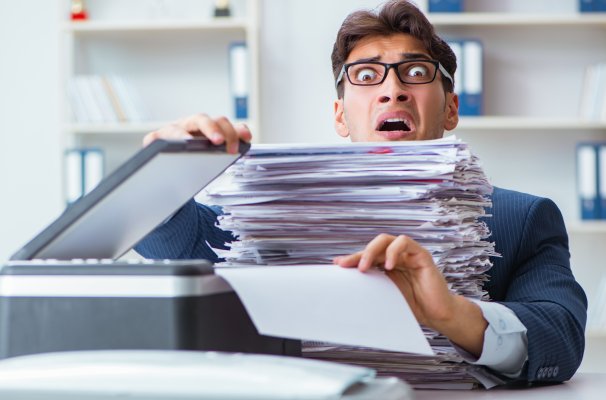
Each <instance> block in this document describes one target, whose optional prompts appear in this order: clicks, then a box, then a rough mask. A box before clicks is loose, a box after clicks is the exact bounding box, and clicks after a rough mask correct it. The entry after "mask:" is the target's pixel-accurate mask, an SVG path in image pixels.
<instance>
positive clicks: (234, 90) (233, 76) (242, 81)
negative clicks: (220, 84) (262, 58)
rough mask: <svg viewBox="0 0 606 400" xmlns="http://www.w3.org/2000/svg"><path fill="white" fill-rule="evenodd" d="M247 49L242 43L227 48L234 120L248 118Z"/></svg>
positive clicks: (234, 43)
mask: <svg viewBox="0 0 606 400" xmlns="http://www.w3.org/2000/svg"><path fill="white" fill-rule="evenodd" d="M247 65H248V49H247V47H246V43H244V42H233V43H232V44H231V45H230V46H229V71H230V74H229V76H230V86H231V95H232V97H233V101H234V116H235V117H236V119H246V118H248V73H247Z"/></svg>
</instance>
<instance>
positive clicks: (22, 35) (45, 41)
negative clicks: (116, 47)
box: [0, 0, 62, 262]
mask: <svg viewBox="0 0 606 400" xmlns="http://www.w3.org/2000/svg"><path fill="white" fill-rule="evenodd" d="M58 12H59V7H58V3H57V2H56V1H48V0H30V1H9V0H0V262H2V261H4V260H5V259H7V258H8V257H9V256H10V255H11V254H12V253H13V252H14V251H15V250H16V249H17V248H19V247H20V246H21V245H23V244H24V243H25V242H26V241H27V240H28V239H29V238H30V237H31V236H33V234H34V233H35V232H36V231H38V230H40V229H41V228H43V227H44V226H45V225H46V224H48V222H49V221H51V220H52V218H54V217H55V216H56V215H57V214H58V213H59V212H60V211H61V208H62V203H61V195H60V193H61V187H60V168H61V164H60V162H61V148H60V142H59V129H58V120H59V111H58V108H57V107H58V105H57V104H58V79H57V76H58V67H57V64H58V61H59V50H58V19H59V18H58V17H57V16H58Z"/></svg>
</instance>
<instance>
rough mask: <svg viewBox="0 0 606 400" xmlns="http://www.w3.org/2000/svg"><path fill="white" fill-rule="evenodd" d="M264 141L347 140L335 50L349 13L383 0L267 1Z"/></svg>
mask: <svg viewBox="0 0 606 400" xmlns="http://www.w3.org/2000/svg"><path fill="white" fill-rule="evenodd" d="M261 3H262V9H261V18H262V21H261V66H260V70H261V77H260V79H261V124H262V126H261V130H262V131H261V137H262V139H263V142H269V143H272V142H291V143H292V142H324V143H326V142H329V141H330V142H343V141H344V140H343V139H342V138H341V137H340V136H338V135H337V134H336V133H335V131H334V129H333V117H332V116H333V102H334V100H335V98H336V92H335V90H334V78H333V75H332V66H331V62H330V54H331V52H332V46H333V44H334V41H335V38H336V36H337V30H338V29H339V26H340V25H341V22H342V21H343V19H344V18H345V16H346V15H347V14H348V13H350V12H351V11H352V10H354V9H357V8H374V7H376V6H377V5H378V4H380V3H381V2H380V1H377V0H350V1H326V0H292V1H284V0H262V2H261Z"/></svg>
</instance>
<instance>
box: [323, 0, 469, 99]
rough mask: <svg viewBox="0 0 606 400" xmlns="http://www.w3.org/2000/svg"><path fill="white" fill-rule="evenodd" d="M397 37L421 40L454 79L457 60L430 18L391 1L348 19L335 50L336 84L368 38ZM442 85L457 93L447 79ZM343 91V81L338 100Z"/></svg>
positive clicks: (406, 4) (400, 1)
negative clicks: (349, 59)
mask: <svg viewBox="0 0 606 400" xmlns="http://www.w3.org/2000/svg"><path fill="white" fill-rule="evenodd" d="M398 33H405V34H408V35H411V36H412V37H414V38H416V39H418V40H420V41H421V42H422V43H423V45H424V46H425V49H426V50H427V51H428V52H429V55H430V56H431V57H432V58H434V59H436V60H438V61H439V62H440V63H441V64H442V66H443V67H444V68H445V69H446V71H448V73H449V74H450V75H451V76H453V77H454V73H455V70H456V69H457V58H456V56H455V55H454V53H453V51H452V49H451V48H450V46H448V44H447V43H446V42H445V41H444V40H442V39H441V38H440V37H439V36H438V35H437V34H436V32H435V29H434V27H433V25H432V24H431V23H430V22H429V21H428V20H427V17H425V15H424V14H423V13H422V12H421V10H419V9H418V8H417V7H416V6H415V5H414V4H412V3H409V2H408V1H407V0H390V1H387V2H386V3H385V4H383V6H382V7H380V8H379V9H378V10H374V11H370V10H359V11H354V12H353V13H351V14H349V15H348V16H347V17H346V18H345V20H344V21H343V24H341V28H340V29H339V32H338V33H337V39H336V40H335V44H334V47H333V49H332V56H331V58H332V72H333V74H334V76H335V80H336V79H337V77H338V76H339V73H340V72H341V68H342V67H343V64H344V63H345V60H346V59H347V57H348V56H349V53H351V51H352V50H353V48H354V47H355V46H356V44H357V43H358V41H360V40H361V39H363V38H365V37H367V36H375V35H376V36H390V35H394V34H398ZM442 85H443V86H444V90H445V91H447V92H452V91H453V89H454V87H453V86H454V85H453V84H451V82H450V80H448V79H442ZM343 91H344V89H343V81H341V83H340V84H339V86H338V87H337V95H338V96H339V98H342V97H343Z"/></svg>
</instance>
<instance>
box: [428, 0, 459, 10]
mask: <svg viewBox="0 0 606 400" xmlns="http://www.w3.org/2000/svg"><path fill="white" fill-rule="evenodd" d="M428 6H429V12H462V11H463V0H429V4H428Z"/></svg>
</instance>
